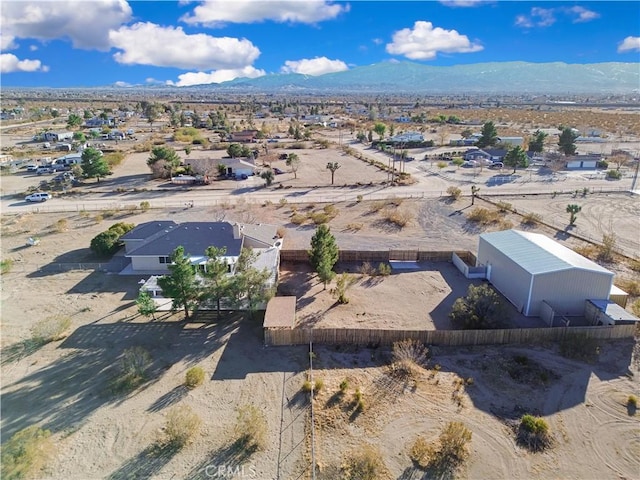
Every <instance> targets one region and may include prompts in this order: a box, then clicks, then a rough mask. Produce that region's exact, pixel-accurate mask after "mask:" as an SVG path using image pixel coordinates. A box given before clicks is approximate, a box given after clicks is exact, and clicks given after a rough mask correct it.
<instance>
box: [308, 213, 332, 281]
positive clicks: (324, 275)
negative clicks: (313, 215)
mask: <svg viewBox="0 0 640 480" xmlns="http://www.w3.org/2000/svg"><path fill="white" fill-rule="evenodd" d="M338 253H339V252H338V245H337V244H336V239H335V237H334V236H333V235H332V233H331V230H330V229H329V227H328V226H327V225H320V226H319V227H318V229H317V230H316V233H314V234H313V237H312V238H311V250H309V261H310V262H311V266H312V267H313V269H314V270H315V271H316V273H317V274H318V277H320V281H322V283H323V284H324V288H325V289H326V288H327V283H329V282H330V281H331V280H332V279H333V277H334V276H335V273H334V272H333V267H334V265H335V264H336V263H337V262H338Z"/></svg>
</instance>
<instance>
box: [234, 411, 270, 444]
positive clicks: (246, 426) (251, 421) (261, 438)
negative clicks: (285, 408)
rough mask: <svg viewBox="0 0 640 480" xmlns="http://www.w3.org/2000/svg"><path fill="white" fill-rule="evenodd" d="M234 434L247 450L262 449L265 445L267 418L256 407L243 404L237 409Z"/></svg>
mask: <svg viewBox="0 0 640 480" xmlns="http://www.w3.org/2000/svg"><path fill="white" fill-rule="evenodd" d="M235 434H236V436H237V437H238V441H239V442H240V444H241V445H242V446H243V447H244V448H245V449H247V450H249V451H255V450H263V449H264V448H265V447H266V445H267V420H266V418H265V416H264V413H262V412H261V411H260V410H259V409H258V408H257V407H255V406H253V405H244V406H242V407H240V408H239V409H238V417H237V420H236V426H235Z"/></svg>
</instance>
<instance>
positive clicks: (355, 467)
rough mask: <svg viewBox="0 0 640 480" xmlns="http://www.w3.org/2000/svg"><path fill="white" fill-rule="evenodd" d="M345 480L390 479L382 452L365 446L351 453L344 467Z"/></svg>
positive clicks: (343, 476)
mask: <svg viewBox="0 0 640 480" xmlns="http://www.w3.org/2000/svg"><path fill="white" fill-rule="evenodd" d="M342 474H343V475H342V477H341V478H342V479H343V480H378V479H387V478H390V475H389V471H388V470H387V467H386V465H385V464H384V462H383V461H382V455H381V453H380V451H379V450H378V449H377V448H375V447H373V446H372V445H364V446H363V447H362V448H361V449H359V450H356V451H353V452H351V454H350V455H349V456H348V457H347V460H346V461H345V463H344V466H343V467H342Z"/></svg>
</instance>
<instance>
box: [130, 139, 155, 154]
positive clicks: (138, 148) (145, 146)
mask: <svg viewBox="0 0 640 480" xmlns="http://www.w3.org/2000/svg"><path fill="white" fill-rule="evenodd" d="M152 148H153V144H152V143H151V142H150V141H149V140H147V141H144V142H140V143H137V144H136V145H134V146H133V151H134V152H135V153H142V152H150V151H151V149H152Z"/></svg>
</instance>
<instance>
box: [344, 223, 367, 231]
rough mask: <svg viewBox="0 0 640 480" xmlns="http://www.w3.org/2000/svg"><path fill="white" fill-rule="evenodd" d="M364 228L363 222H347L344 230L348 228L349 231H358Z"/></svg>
mask: <svg viewBox="0 0 640 480" xmlns="http://www.w3.org/2000/svg"><path fill="white" fill-rule="evenodd" d="M363 228H364V223H348V224H347V225H346V227H345V230H349V231H351V232H359V231H360V230H362V229H363Z"/></svg>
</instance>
